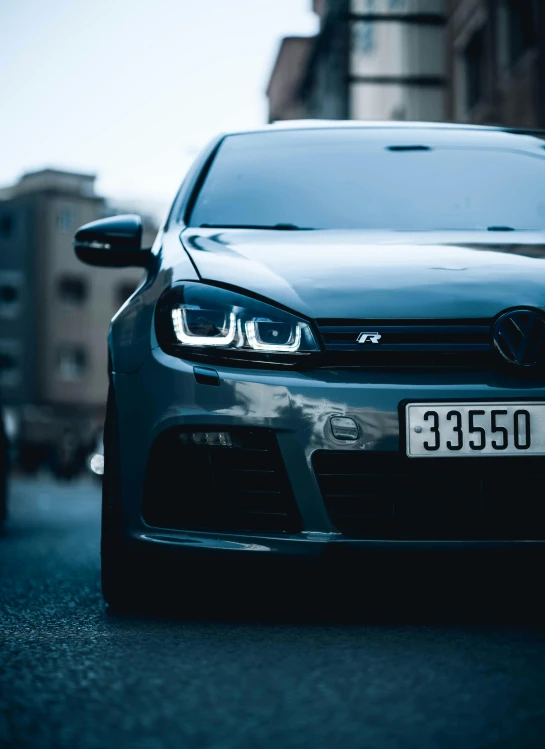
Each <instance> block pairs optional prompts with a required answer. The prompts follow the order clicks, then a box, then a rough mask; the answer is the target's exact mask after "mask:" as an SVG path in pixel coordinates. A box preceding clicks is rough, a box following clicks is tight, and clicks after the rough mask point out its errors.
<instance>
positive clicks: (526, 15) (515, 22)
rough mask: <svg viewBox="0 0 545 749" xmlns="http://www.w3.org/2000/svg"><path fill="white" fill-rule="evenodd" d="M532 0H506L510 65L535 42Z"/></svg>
mask: <svg viewBox="0 0 545 749" xmlns="http://www.w3.org/2000/svg"><path fill="white" fill-rule="evenodd" d="M533 6H534V2H533V0H508V2H507V19H508V29H509V61H510V63H511V65H513V64H514V63H516V62H517V60H518V59H519V58H520V57H522V55H523V54H524V53H525V52H526V51H527V50H528V49H530V48H531V47H533V46H534V44H535V43H536V36H535V31H534V29H535V20H534V7H533Z"/></svg>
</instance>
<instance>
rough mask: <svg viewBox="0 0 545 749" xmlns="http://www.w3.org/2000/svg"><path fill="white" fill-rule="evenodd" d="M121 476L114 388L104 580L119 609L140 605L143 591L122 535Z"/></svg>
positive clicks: (105, 485)
mask: <svg viewBox="0 0 545 749" xmlns="http://www.w3.org/2000/svg"><path fill="white" fill-rule="evenodd" d="M121 522H122V520H121V474H120V466H119V432H118V426H117V411H116V406H115V395H114V390H113V387H112V386H111V384H110V387H109V390H108V401H107V405H106V420H105V423H104V476H103V482H102V528H101V543H100V554H101V579H102V595H103V596H104V600H105V601H106V603H107V604H108V605H109V606H110V607H112V608H116V609H125V608H130V607H133V606H134V605H136V604H138V603H139V600H140V599H141V594H142V592H143V590H142V589H141V586H142V580H141V578H140V577H139V570H140V564H139V562H140V559H139V558H138V556H137V555H136V554H135V552H133V551H131V550H130V549H128V548H127V546H126V543H125V541H124V539H123V535H122V532H121V530H122V529H121Z"/></svg>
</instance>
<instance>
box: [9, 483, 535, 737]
mask: <svg viewBox="0 0 545 749" xmlns="http://www.w3.org/2000/svg"><path fill="white" fill-rule="evenodd" d="M11 499H12V517H11V522H10V524H9V527H8V531H7V533H6V535H5V536H4V538H2V539H0V626H1V632H0V634H1V639H2V649H1V651H0V746H2V747H6V748H7V747H33V748H34V747H36V748H38V747H59V748H61V747H67V748H68V747H69V748H70V749H78V748H79V747H85V748H86V747H94V748H97V747H106V748H107V749H110V748H112V749H113V748H114V747H134V748H135V749H156V748H157V749H159V748H162V747H173V748H174V747H176V748H178V747H184V748H185V747H211V748H212V747H213V748H217V749H223V748H224V747H225V748H231V747H233V748H234V747H237V748H238V747H248V749H250V748H251V749H260V748H261V747H313V748H319V747H342V748H343V749H351V748H352V747H354V748H357V749H362V748H363V747H414V748H415V749H423V747H441V749H443V748H445V749H449V748H450V747H460V748H462V747H463V749H471V748H472V747H496V746H511V747H517V748H520V747H543V746H545V628H544V627H543V621H542V620H540V617H539V614H540V611H539V607H537V606H536V604H535V601H536V600H538V599H539V597H540V596H543V586H542V585H540V584H539V581H538V582H537V584H536V583H533V585H536V587H531V586H530V589H529V590H528V589H527V588H528V587H529V586H521V585H520V584H519V582H518V581H517V579H516V577H513V576H512V577H511V578H510V577H509V576H508V575H507V576H506V577H503V578H502V581H501V583H500V584H498V585H497V586H496V587H495V588H494V591H493V593H489V592H488V589H487V588H486V586H483V584H482V580H481V581H480V582H479V583H477V584H476V586H474V587H473V590H472V592H471V594H470V593H468V592H467V587H468V586H469V584H470V579H471V578H473V577H474V576H473V574H471V575H470V576H469V577H467V576H466V578H464V580H460V578H459V577H456V576H455V575H454V576H452V577H450V578H449V577H443V578H442V585H441V589H440V590H438V588H437V576H436V575H433V576H431V577H429V579H428V578H427V577H426V575H425V574H423V573H422V569H421V570H420V572H419V573H418V579H416V580H415V579H414V577H412V574H411V573H409V575H408V577H407V576H405V577H404V579H403V583H402V584H397V585H396V584H395V582H392V580H391V579H390V580H388V581H384V580H381V583H384V584H385V585H387V589H386V590H384V589H382V592H378V590H377V588H375V589H374V592H373V589H372V586H370V585H368V584H367V581H369V580H370V578H371V577H373V578H375V579H376V578H377V576H378V572H377V565H375V566H373V567H372V569H369V568H367V569H363V570H362V569H358V570H356V571H354V573H353V574H352V576H351V577H350V575H349V574H348V572H347V573H346V574H347V575H348V579H349V581H350V582H349V586H348V590H350V591H351V595H349V594H348V592H347V588H345V589H343V590H342V592H340V590H339V589H338V587H337V586H335V584H334V582H333V583H332V581H331V579H330V580H329V581H328V582H327V583H326V582H325V581H324V582H323V583H322V582H321V581H318V582H315V587H313V588H312V589H311V594H310V595H307V596H306V598H305V600H304V601H303V602H301V601H300V600H299V597H298V595H297V586H295V589H294V590H291V591H290V590H288V591H286V590H282V592H281V593H280V594H278V595H277V596H276V597H275V598H274V599H273V601H272V602H269V603H264V602H259V601H258V600H256V598H255V595H254V594H253V593H249V594H248V595H247V597H246V600H247V605H246V606H244V605H243V602H242V603H241V601H240V600H238V601H236V602H233V601H231V602H226V601H225V600H221V601H219V602H218V603H217V604H216V599H215V598H214V596H209V600H208V605H204V604H202V605H196V606H195V608H192V607H188V608H185V609H183V608H182V609H181V610H180V609H178V608H174V609H164V610H161V611H159V612H157V613H154V612H149V611H148V612H138V613H134V614H124V615H116V614H113V613H110V612H108V610H107V609H106V608H105V607H104V605H103V603H102V599H101V596H100V589H99V557H98V545H99V491H98V489H97V487H96V486H95V485H93V484H91V483H80V484H65V485H59V484H55V483H53V482H51V481H48V480H41V481H39V482H37V481H36V482H32V481H26V480H25V481H23V480H18V481H16V482H15V483H14V485H13V486H12V498H11ZM438 564H439V562H438V561H437V560H434V559H432V560H431V561H430V562H429V563H428V566H427V569H430V570H431V569H434V570H436V569H437V565H438ZM490 572H491V570H490V569H488V571H487V572H486V575H488V576H490ZM172 574H173V575H174V574H175V573H174V572H173V573H172ZM335 574H339V573H335ZM334 579H335V578H333V581H334ZM488 579H490V578H488ZM411 580H412V581H413V583H412V585H411ZM522 587H524V590H523V591H522V592H521V590H522ZM378 588H382V585H380V586H378ZM529 598H530V599H532V602H531V603H530V602H529ZM229 600H230V599H229ZM362 600H363V602H364V605H362Z"/></svg>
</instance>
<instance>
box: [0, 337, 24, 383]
mask: <svg viewBox="0 0 545 749" xmlns="http://www.w3.org/2000/svg"><path fill="white" fill-rule="evenodd" d="M20 377H21V360H20V346H19V343H18V342H17V341H7V340H5V341H0V385H1V386H2V387H15V386H16V385H18V384H19V380H20Z"/></svg>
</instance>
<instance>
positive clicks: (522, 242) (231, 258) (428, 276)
mask: <svg viewBox="0 0 545 749" xmlns="http://www.w3.org/2000/svg"><path fill="white" fill-rule="evenodd" d="M181 239H182V242H183V245H184V247H185V248H186V250H187V251H188V253H189V254H190V256H191V258H192V260H193V262H194V263H195V265H196V267H197V270H198V272H199V274H200V276H201V278H202V279H203V280H207V281H214V282H217V283H221V284H229V285H232V286H236V287H239V288H240V289H248V290H251V291H252V292H254V293H255V294H259V295H261V296H263V297H266V298H268V299H271V300H273V301H275V302H277V303H279V304H281V305H284V306H286V307H289V308H290V309H293V310H296V311H298V312H300V313H302V314H304V315H306V316H308V317H312V318H343V317H345V318H360V319H370V318H434V317H438V318H483V317H493V316H494V315H496V314H498V313H499V312H500V311H502V310H504V309H506V308H509V307H515V306H532V307H545V233H530V232H514V231H512V232H487V231H474V232H460V231H449V232H422V233H420V232H416V233H415V232H411V233H401V232H365V231H333V230H327V231H326V230H320V231H301V232H283V231H256V230H219V229H197V230H195V229H186V230H185V231H184V232H183V233H182V236H181Z"/></svg>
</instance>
